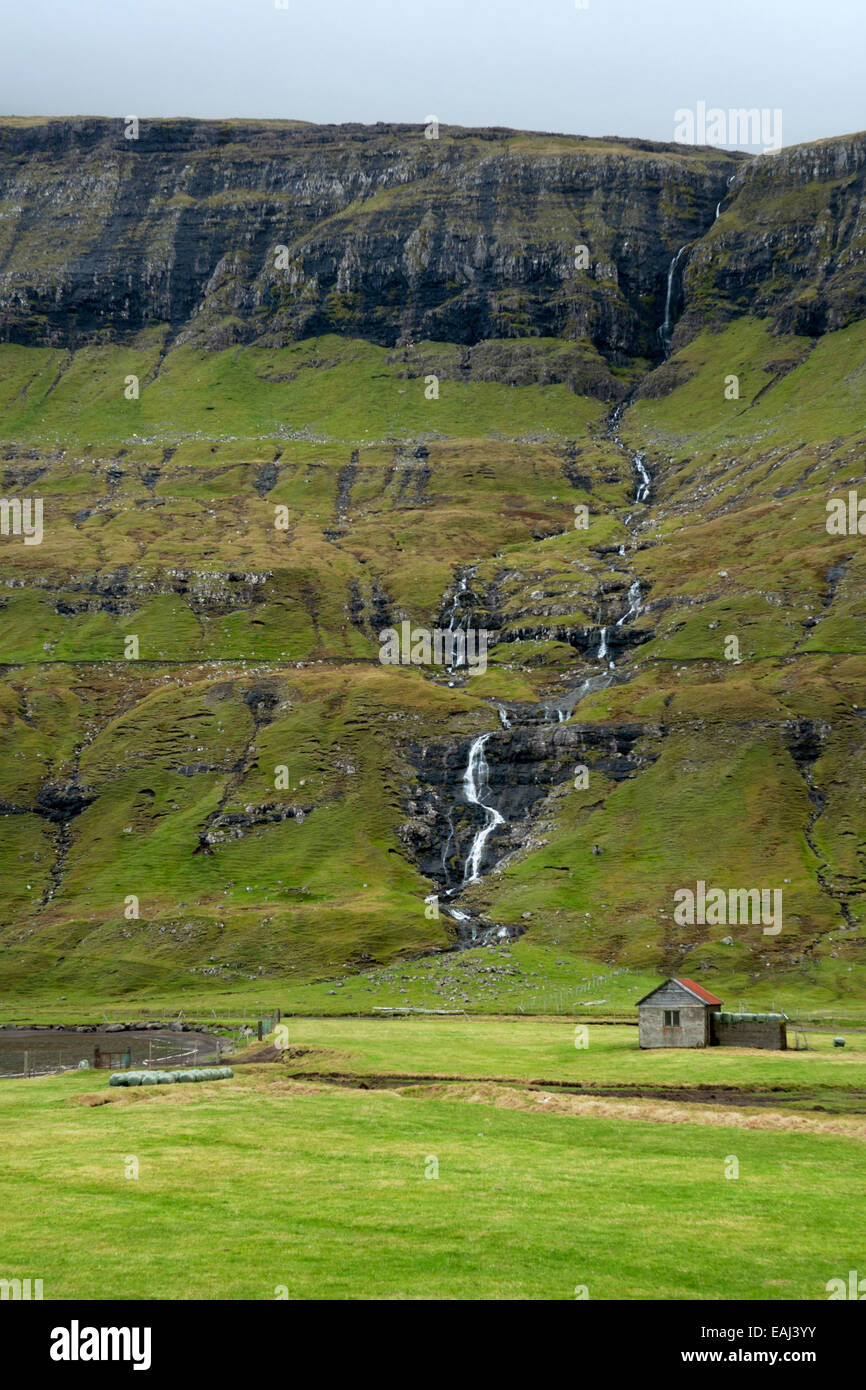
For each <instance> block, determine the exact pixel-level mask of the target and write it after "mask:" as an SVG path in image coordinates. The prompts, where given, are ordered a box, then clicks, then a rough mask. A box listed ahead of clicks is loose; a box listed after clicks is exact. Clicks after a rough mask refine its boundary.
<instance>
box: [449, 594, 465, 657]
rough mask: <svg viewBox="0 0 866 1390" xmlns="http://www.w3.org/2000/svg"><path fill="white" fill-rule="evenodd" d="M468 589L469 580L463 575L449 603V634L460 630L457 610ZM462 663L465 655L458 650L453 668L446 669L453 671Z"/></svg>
mask: <svg viewBox="0 0 866 1390" xmlns="http://www.w3.org/2000/svg"><path fill="white" fill-rule="evenodd" d="M468 587H469V579H468V577H467V576H466V575H465V574H464V575H463V576H462V578H461V580H460V583H459V584H458V585H457V588H456V589H455V590H454V598H453V600H452V603H451V612H450V613H449V614H448V631H449V632H457V631H458V630H459V628H460V622H459V620H458V617H457V614H458V611H459V609H460V605H461V603H462V601H463V596H464V594H465V593H466V590H467V588H468ZM464 663H465V655H464V653H463V652H461V651H460V650H459V648H458V651H457V659H456V661H455V662H454V666H453V667H450V666H449V668H448V669H449V670H454V668H455V667H457V666H463V665H464Z"/></svg>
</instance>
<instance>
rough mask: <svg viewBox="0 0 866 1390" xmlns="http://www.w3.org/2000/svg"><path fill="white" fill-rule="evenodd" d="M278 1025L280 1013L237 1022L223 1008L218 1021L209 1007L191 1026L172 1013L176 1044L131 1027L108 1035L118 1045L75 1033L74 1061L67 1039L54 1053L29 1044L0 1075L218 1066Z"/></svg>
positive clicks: (41, 1045) (170, 1021)
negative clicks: (186, 1035) (187, 1036)
mask: <svg viewBox="0 0 866 1390" xmlns="http://www.w3.org/2000/svg"><path fill="white" fill-rule="evenodd" d="M157 1021H158V1020H151V1022H157ZM279 1021H280V1011H279V1009H276V1010H274V1012H273V1013H268V1014H251V1013H249V1012H248V1011H247V1010H244V1016H243V1019H242V1020H241V1021H240V1022H239V1021H238V1015H237V1013H234V1012H232V1011H228V1010H227V1011H226V1013H225V1015H224V1018H220V1017H219V1016H218V1015H217V1012H216V1010H215V1009H212V1010H211V1017H210V1018H204V1019H202V1018H198V1019H196V1021H195V1023H192V1022H186V1021H185V1020H184V1018H183V1015H182V1014H181V1015H180V1016H179V1015H178V1014H176V1013H175V1014H173V1015H171V1017H170V1019H169V1018H168V1017H167V1018H166V1028H167V1029H168V1028H169V1027H170V1026H171V1025H172V1024H174V1027H175V1028H176V1029H178V1025H179V1024H184V1028H183V1029H182V1030H181V1029H178V1034H179V1036H178V1041H177V1044H175V1043H174V1042H173V1041H172V1040H169V1039H168V1038H164V1037H152V1036H147V1035H145V1034H144V1033H143V1031H142V1030H141V1029H136V1028H135V1027H134V1025H133V1026H132V1027H130V1028H129V1029H128V1031H127V1032H126V1034H125V1035H124V1034H123V1033H113V1034H112V1040H113V1041H115V1042H116V1043H120V1044H121V1046H119V1047H118V1046H113V1047H106V1046H105V1045H104V1043H102V1042H98V1043H92V1042H91V1041H90V1037H91V1036H92V1035H88V1034H86V1033H84V1034H80V1035H76V1039H75V1043H76V1045H75V1051H76V1052H77V1054H78V1055H77V1058H76V1060H70V1056H69V1053H70V1050H71V1047H72V1042H71V1038H70V1037H69V1036H68V1035H67V1037H66V1039H65V1046H64V1045H61V1046H58V1049H57V1052H56V1054H54V1055H52V1048H51V1046H50V1044H49V1043H48V1040H47V1039H46V1040H45V1041H44V1042H40V1043H39V1044H38V1045H37V1044H36V1043H34V1044H33V1045H32V1046H30V1047H24V1048H22V1051H21V1054H20V1056H21V1069H20V1070H17V1069H16V1070H11V1069H9V1065H8V1063H7V1065H3V1064H2V1062H0V1076H2V1077H3V1078H4V1079H10V1080H14V1079H26V1078H28V1077H36V1076H55V1075H59V1074H60V1073H62V1072H69V1071H90V1070H93V1071H104V1070H112V1071H123V1070H126V1069H128V1068H130V1067H132V1066H133V1065H135V1066H136V1067H143V1068H148V1067H158V1068H165V1067H197V1066H199V1065H201V1064H203V1063H208V1062H218V1061H219V1059H220V1057H222V1056H223V1054H225V1053H227V1052H236V1051H240V1050H241V1049H242V1048H244V1047H247V1046H249V1044H250V1043H251V1042H256V1041H261V1040H262V1039H264V1038H266V1037H267V1036H268V1034H269V1033H272V1032H273V1030H274V1029H275V1028H276V1026H277V1024H278V1023H279ZM103 1026H105V1024H104V1025H103ZM216 1028H218V1029H219V1034H218V1035H214V1036H213V1037H212V1038H210V1039H206V1038H197V1039H196V1040H195V1041H193V1042H189V1043H186V1044H185V1043H184V1042H183V1041H182V1038H183V1032H190V1031H196V1032H202V1033H204V1032H207V1031H208V1030H211V1029H216ZM125 1037H126V1038H129V1041H128V1042H126V1041H125ZM133 1055H134V1057H135V1060H134V1062H133ZM7 1056H8V1054H7Z"/></svg>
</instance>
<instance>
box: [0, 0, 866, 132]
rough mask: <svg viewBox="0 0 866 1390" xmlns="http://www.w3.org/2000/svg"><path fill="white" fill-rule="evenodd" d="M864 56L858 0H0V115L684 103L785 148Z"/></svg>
mask: <svg viewBox="0 0 866 1390" xmlns="http://www.w3.org/2000/svg"><path fill="white" fill-rule="evenodd" d="M584 5H585V6H586V7H585V8H583V6H584ZM864 70H866V0H820V3H819V2H818V0H146V2H145V3H142V2H141V0H139V3H124V0H0V113H2V114H4V115H22V116H27V115H48V116H62V115H73V114H74V115H103V116H125V115H137V116H139V117H142V118H146V117H148V116H199V117H212V118H218V117H224V118H227V117H241V116H246V117H275V118H280V119H296V120H307V121H317V122H342V121H360V122H363V123H365V124H366V123H372V122H375V121H396V122H401V123H403V122H410V123H415V122H418V123H419V124H423V123H424V122H425V121H426V119H427V117H428V116H435V117H437V119H438V120H439V121H440V122H441V123H442V124H443V125H446V126H447V125H470V126H486V125H502V126H512V127H516V128H518V129H528V130H545V131H560V132H567V133H570V134H579V135H621V136H627V137H628V136H632V137H635V136H640V137H643V138H646V139H652V140H672V139H674V138H675V130H676V125H677V120H676V113H677V112H683V111H687V112H688V111H691V112H695V113H697V111H698V104H699V103H704V105H705V106H706V107H707V108H716V109H720V110H722V111H724V112H727V111H729V110H730V109H732V108H743V107H745V108H749V109H753V108H757V109H759V110H761V111H767V112H776V111H780V112H781V126H780V130H781V141H780V143H781V144H783V145H792V144H799V143H801V142H803V141H807V140H816V139H820V138H822V137H824V136H829V135H840V134H845V133H848V132H851V131H856V130H862V129H863V128H864V127H866V81H864ZM771 119H775V118H771V117H768V118H767V120H768V122H769V120H771ZM696 134H698V135H700V127H696ZM738 134H739V135H742V134H743V132H738V131H737V130H736V129H728V128H727V127H723V128H722V129H721V131H720V130H719V128H718V127H717V128H716V130H715V131H714V132H713V131H711V132H710V134H709V136H708V137H707V138H706V140H704V139H700V138H698V139H697V140H696V143H699V144H701V143H705V142H706V143H713V144H723V145H724V144H726V145H737V146H739V147H740V148H750V149H755V148H756V146H758V145H760V143H761V142H760V141H756V140H753V139H751V138H737V136H738ZM713 135H715V138H712V137H713ZM720 135H721V136H722V137H723V138H719V136H720ZM746 135H747V136H748V135H749V132H746ZM680 138H683V137H682V136H680ZM763 143H764V146H765V147H766V145H767V141H766V139H764V142H763Z"/></svg>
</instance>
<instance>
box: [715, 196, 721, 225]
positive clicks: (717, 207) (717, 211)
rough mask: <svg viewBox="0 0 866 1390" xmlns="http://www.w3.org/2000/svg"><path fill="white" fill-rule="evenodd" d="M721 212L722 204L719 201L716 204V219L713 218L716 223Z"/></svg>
mask: <svg viewBox="0 0 866 1390" xmlns="http://www.w3.org/2000/svg"><path fill="white" fill-rule="evenodd" d="M721 210H722V204H721V201H719V202H718V203H716V218H715V220H716V221H717V222H718V220H719V213H720V212H721Z"/></svg>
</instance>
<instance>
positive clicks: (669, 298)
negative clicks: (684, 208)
mask: <svg viewBox="0 0 866 1390" xmlns="http://www.w3.org/2000/svg"><path fill="white" fill-rule="evenodd" d="M685 249H686V248H685V246H681V247H680V249H679V251H678V252H677V254H676V255H675V256H674V258H673V260H672V261H671V263H670V266H669V268H668V289H667V294H666V295H665V318H664V323H663V324H662V326H661V328H660V329H659V337H660V338H661V340H662V346H663V347H664V350H665V357H669V356H670V351H671V329H672V324H671V305H672V303H673V297H674V284H675V280H676V271H677V265H678V264H679V259H680V256H681V255H682V254H683V252H684V251H685Z"/></svg>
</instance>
